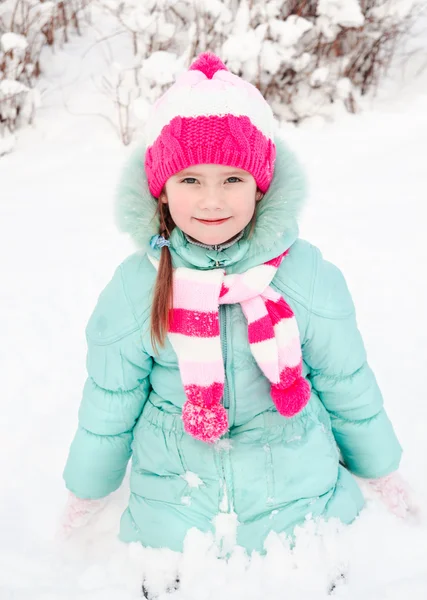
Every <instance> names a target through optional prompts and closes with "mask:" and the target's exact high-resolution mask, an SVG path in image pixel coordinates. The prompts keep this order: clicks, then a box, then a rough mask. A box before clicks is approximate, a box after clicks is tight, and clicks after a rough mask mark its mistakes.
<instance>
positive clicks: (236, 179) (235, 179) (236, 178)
mask: <svg viewBox="0 0 427 600" xmlns="http://www.w3.org/2000/svg"><path fill="white" fill-rule="evenodd" d="M230 179H233V180H234V181H230ZM227 181H228V182H229V183H238V182H239V181H242V180H241V179H239V177H229V178H228V179H227Z"/></svg>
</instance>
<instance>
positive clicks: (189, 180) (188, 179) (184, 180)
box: [181, 177, 197, 184]
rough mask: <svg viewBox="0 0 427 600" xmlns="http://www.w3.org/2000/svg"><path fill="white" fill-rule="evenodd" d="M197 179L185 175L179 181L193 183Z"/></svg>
mask: <svg viewBox="0 0 427 600" xmlns="http://www.w3.org/2000/svg"><path fill="white" fill-rule="evenodd" d="M196 181H197V179H196V178H195V177H186V178H185V179H183V180H182V181H181V183H190V184H193V183H195V182H196Z"/></svg>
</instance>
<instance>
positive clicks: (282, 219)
mask: <svg viewBox="0 0 427 600" xmlns="http://www.w3.org/2000/svg"><path fill="white" fill-rule="evenodd" d="M275 144H276V149H277V157H276V164H275V171H274V177H273V181H272V183H271V185H270V187H269V189H268V191H267V192H266V194H265V195H264V197H263V199H262V200H261V201H260V202H259V203H257V215H256V225H255V231H254V233H253V235H252V237H251V239H250V240H248V239H247V238H246V234H245V236H244V238H242V240H241V241H240V242H237V243H236V244H234V245H233V246H231V247H230V248H229V249H228V250H227V251H225V250H224V251H223V252H222V254H221V257H220V259H221V260H220V263H221V266H224V267H229V266H231V265H233V264H236V262H237V261H239V268H238V269H236V270H238V271H240V270H241V268H242V269H247V268H249V267H250V266H253V265H254V264H259V263H260V262H264V261H265V260H269V259H270V258H272V257H273V255H274V256H277V254H278V253H279V252H282V251H285V250H286V249H288V248H289V247H290V246H291V245H292V243H293V242H294V241H295V239H296V238H297V237H298V225H297V218H298V215H299V213H300V211H301V208H302V206H303V204H304V200H305V196H306V182H305V177H304V175H303V172H302V170H301V167H300V165H299V163H298V161H297V159H296V157H295V156H294V154H293V153H292V152H291V151H290V150H289V148H288V147H287V146H286V144H285V143H284V142H283V140H281V139H280V138H276V139H275ZM144 157H145V146H142V145H140V146H139V147H137V148H136V149H135V151H134V152H133V153H132V154H131V156H130V158H129V159H128V161H127V163H126V164H125V167H124V169H123V171H122V175H121V178H120V181H119V185H118V188H117V193H116V203H115V219H116V223H117V226H118V228H119V230H120V231H123V232H126V233H129V234H130V235H131V237H132V239H133V241H134V242H135V244H136V245H137V247H138V248H139V249H140V250H142V251H143V252H147V253H150V254H152V255H154V256H159V251H158V250H154V251H153V250H152V249H151V248H150V245H149V242H150V238H151V237H152V236H153V235H154V234H156V233H158V226H159V221H158V216H157V215H156V207H157V201H156V200H155V199H154V198H153V196H152V195H151V193H150V191H149V189H148V183H147V178H146V175H145V170H144ZM170 242H171V252H172V257H173V261H174V265H176V266H196V267H197V268H212V261H215V260H216V258H217V257H214V256H213V255H215V252H209V251H207V250H206V249H203V248H200V247H198V246H195V245H194V244H189V243H188V241H187V240H186V238H185V236H184V235H183V233H182V231H181V230H180V229H179V228H175V229H174V230H173V232H172V235H171V238H170ZM236 247H237V248H236ZM192 255H194V257H193V256H192ZM206 258H207V261H206ZM217 266H218V265H217ZM231 270H233V269H231Z"/></svg>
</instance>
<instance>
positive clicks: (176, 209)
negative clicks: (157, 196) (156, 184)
mask: <svg viewBox="0 0 427 600" xmlns="http://www.w3.org/2000/svg"><path fill="white" fill-rule="evenodd" d="M191 209H192V204H191V197H189V194H186V193H185V192H184V191H181V190H179V191H176V192H175V193H174V194H173V195H172V196H171V197H170V198H169V210H170V213H171V215H172V219H173V220H174V221H175V223H178V222H179V221H181V222H182V221H183V220H185V219H188V218H189V217H191V214H192V212H191Z"/></svg>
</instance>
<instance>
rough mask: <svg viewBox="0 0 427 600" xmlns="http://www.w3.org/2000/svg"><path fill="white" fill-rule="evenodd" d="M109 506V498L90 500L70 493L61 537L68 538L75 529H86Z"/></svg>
mask: <svg viewBox="0 0 427 600" xmlns="http://www.w3.org/2000/svg"><path fill="white" fill-rule="evenodd" d="M106 504H107V498H106V497H105V498H99V499H97V500H89V499H84V498H77V496H75V495H74V494H73V493H72V492H70V493H69V496H68V501H67V504H66V506H65V509H64V513H63V516H62V519H61V523H60V530H59V532H58V534H59V535H61V536H63V537H68V536H69V535H70V533H71V532H72V531H73V530H74V529H78V528H80V527H84V526H85V525H86V524H87V523H89V521H90V520H91V519H92V517H93V516H94V515H95V514H96V513H97V512H99V511H100V510H101V509H102V508H104V506H105V505H106Z"/></svg>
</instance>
